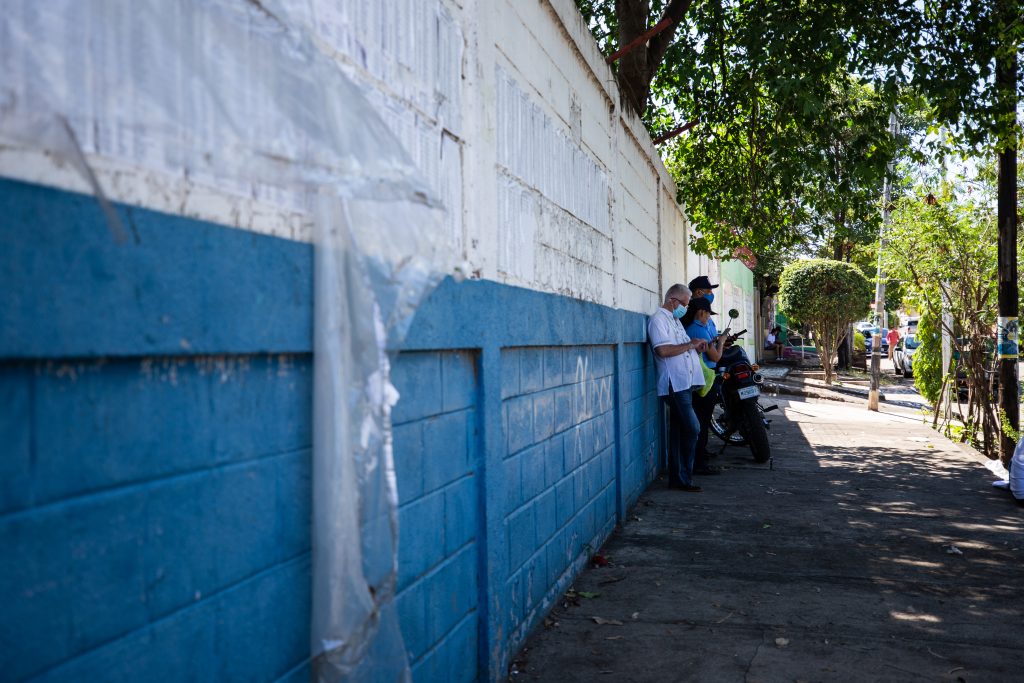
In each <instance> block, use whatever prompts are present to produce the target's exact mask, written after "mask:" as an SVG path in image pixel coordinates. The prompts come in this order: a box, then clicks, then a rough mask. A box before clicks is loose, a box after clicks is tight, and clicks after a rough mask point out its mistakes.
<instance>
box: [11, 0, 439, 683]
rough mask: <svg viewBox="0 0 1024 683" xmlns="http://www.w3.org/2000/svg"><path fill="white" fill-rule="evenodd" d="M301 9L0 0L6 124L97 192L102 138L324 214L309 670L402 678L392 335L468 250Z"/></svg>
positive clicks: (147, 163) (167, 1)
mask: <svg viewBox="0 0 1024 683" xmlns="http://www.w3.org/2000/svg"><path fill="white" fill-rule="evenodd" d="M300 9H303V4H302V3H301V2H297V1H295V0H289V1H288V2H285V3H279V2H272V1H269V0H264V1H263V2H257V1H256V0H204V1H200V0H192V1H189V0H134V1H133V2H131V3H126V2H123V0H47V2H45V3H41V2H36V1H35V0H0V138H2V139H3V140H6V141H8V142H11V143H14V144H18V145H23V146H26V147H29V148H33V149H42V150H45V151H46V152H48V153H50V154H53V155H55V156H57V157H59V158H63V159H64V160H65V161H67V162H69V163H71V164H72V165H74V166H75V168H78V169H79V171H80V172H81V173H83V175H86V176H91V177H88V178H87V179H88V180H89V181H90V183H91V185H92V187H93V188H94V192H95V193H96V194H97V198H98V199H100V200H101V201H103V197H102V190H101V188H99V185H98V183H97V182H96V180H95V176H94V175H92V174H91V172H90V171H89V168H88V163H87V160H88V158H89V157H103V158H110V159H114V160H118V161H125V162H128V163H130V164H132V165H135V166H138V167H139V168H143V169H152V170H157V171H163V172H168V173H172V174H174V173H176V174H185V175H187V176H188V177H190V178H191V177H196V178H203V179H204V180H205V179H209V181H210V182H212V183H213V184H214V185H217V184H218V183H221V184H223V186H225V187H227V188H232V189H235V190H236V191H237V187H238V186H239V185H240V184H241V185H242V186H243V187H244V184H245V183H255V182H259V183H269V184H271V185H273V186H276V187H281V188H287V189H289V190H290V191H293V192H295V193H298V195H299V196H300V197H302V198H303V199H304V204H305V205H306V206H307V208H308V210H309V212H310V213H312V215H313V216H314V220H315V230H316V239H315V254H316V257H315V258H316V261H315V263H316V267H315V279H316V283H315V295H316V296H315V308H316V310H315V323H314V327H315V329H314V373H315V381H314V435H313V437H314V438H313V440H314V453H313V516H314V520H313V606H312V612H313V617H312V644H311V654H312V658H313V661H314V674H315V677H316V679H317V680H319V681H337V680H351V681H370V680H373V681H383V680H394V681H401V680H408V679H409V668H408V663H407V658H406V653H405V648H404V645H403V642H402V636H401V632H400V629H399V625H398V619H397V616H396V613H395V608H394V603H393V598H394V593H395V585H396V576H397V492H396V484H395V473H394V460H393V454H392V450H391V426H390V411H391V407H392V406H393V405H394V404H395V402H396V401H397V398H398V397H397V393H396V391H395V389H394V387H393V386H392V385H391V382H390V361H389V352H388V349H396V348H398V346H399V345H400V343H401V341H402V339H403V337H404V335H405V332H406V330H407V329H408V326H409V324H410V322H411V319H412V316H413V314H414V313H415V310H416V307H417V306H418V305H419V303H420V302H421V301H422V299H423V297H424V296H426V294H427V293H429V291H430V289H431V288H432V287H433V286H434V285H436V283H437V282H438V281H439V280H440V279H441V277H443V276H444V275H445V274H446V273H449V272H452V270H453V267H454V264H455V259H454V255H453V252H452V249H451V248H450V245H449V244H448V243H447V238H446V237H445V233H444V231H443V229H442V225H441V218H442V214H441V211H440V210H439V209H438V208H437V206H436V205H434V203H433V202H432V201H431V200H430V198H429V196H428V193H427V192H426V191H425V189H424V188H425V187H426V186H425V184H424V183H423V182H422V181H421V179H420V178H419V177H418V175H417V172H416V170H415V168H414V167H413V164H412V162H411V161H410V159H409V156H408V155H407V154H406V153H405V150H404V149H403V148H402V146H401V144H400V143H399V142H398V141H397V139H396V138H395V136H394V135H392V134H391V132H390V131H389V130H388V128H387V126H386V125H384V123H383V122H382V121H381V119H380V118H379V117H378V116H377V114H376V113H375V112H374V110H373V108H372V107H371V106H370V105H369V104H368V103H367V101H366V99H365V98H364V97H363V95H362V94H361V92H360V91H359V90H358V88H356V86H355V85H353V84H352V83H351V82H350V81H349V80H348V79H347V78H346V77H345V76H344V75H343V74H342V72H341V71H340V70H339V68H338V66H337V65H336V64H335V63H334V62H333V61H332V60H331V59H329V58H328V57H326V56H325V55H324V54H323V53H321V52H320V51H319V50H318V49H317V47H316V46H315V45H314V42H313V41H312V40H311V39H310V38H309V35H308V31H306V30H304V26H305V24H304V22H303V20H302V19H301V18H300V17H299V15H300V14H301V12H298V10H300ZM293 16H296V17H297V18H296V19H295V20H294V21H293V20H292V17H293ZM62 127H64V128H66V129H67V132H68V134H67V135H62V134H59V131H60V130H61V129H62ZM54 131H57V133H54ZM111 213H113V212H111ZM108 220H115V219H108ZM111 227H112V229H113V230H115V231H116V229H117V225H116V223H113V224H112V226H111ZM115 236H116V232H115Z"/></svg>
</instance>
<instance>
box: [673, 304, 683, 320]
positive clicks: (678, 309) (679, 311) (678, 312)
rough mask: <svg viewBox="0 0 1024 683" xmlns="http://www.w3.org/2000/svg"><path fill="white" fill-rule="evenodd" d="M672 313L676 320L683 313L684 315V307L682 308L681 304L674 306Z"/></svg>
mask: <svg viewBox="0 0 1024 683" xmlns="http://www.w3.org/2000/svg"><path fill="white" fill-rule="evenodd" d="M672 315H673V316H674V317H675V319H676V320H679V319H680V318H682V317H683V316H684V315H686V309H685V308H683V307H682V306H676V308H675V310H674V311H672Z"/></svg>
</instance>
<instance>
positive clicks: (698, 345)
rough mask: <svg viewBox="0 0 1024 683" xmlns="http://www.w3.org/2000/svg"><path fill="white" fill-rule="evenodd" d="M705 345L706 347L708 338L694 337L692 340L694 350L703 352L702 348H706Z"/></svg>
mask: <svg viewBox="0 0 1024 683" xmlns="http://www.w3.org/2000/svg"><path fill="white" fill-rule="evenodd" d="M707 347H708V340H707V339H694V340H693V350H694V351H697V352H698V353H703V352H704V349H706V348H707Z"/></svg>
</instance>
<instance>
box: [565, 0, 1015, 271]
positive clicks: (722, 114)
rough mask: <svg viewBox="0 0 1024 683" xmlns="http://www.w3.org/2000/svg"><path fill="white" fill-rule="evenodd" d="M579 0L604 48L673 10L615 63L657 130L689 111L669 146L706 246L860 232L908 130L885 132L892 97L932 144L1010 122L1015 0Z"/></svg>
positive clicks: (725, 247) (831, 246)
mask: <svg viewBox="0 0 1024 683" xmlns="http://www.w3.org/2000/svg"><path fill="white" fill-rule="evenodd" d="M578 5H579V7H580V9H581V11H582V12H583V14H584V16H585V17H586V18H587V20H588V21H589V23H590V26H591V28H592V30H593V31H594V34H595V36H596V37H597V39H598V41H599V43H600V44H601V46H602V48H603V49H604V51H605V52H606V53H609V54H610V53H612V52H614V51H615V50H616V49H618V48H620V47H622V46H624V45H628V44H631V43H634V42H635V39H636V37H637V36H639V35H641V34H642V33H643V32H644V31H647V30H648V29H649V28H651V27H652V26H654V25H656V24H658V23H659V22H661V21H663V20H665V19H669V20H671V21H672V25H671V27H670V28H668V29H667V30H665V31H663V32H661V33H659V34H658V35H657V36H656V37H655V38H651V39H650V40H649V41H648V42H647V43H646V44H641V45H640V47H637V48H635V49H634V50H633V51H631V52H629V53H628V54H627V55H626V56H624V57H621V58H620V59H619V60H618V62H616V65H615V68H617V69H618V77H619V81H620V84H622V90H623V93H624V96H625V99H626V100H627V102H628V104H629V105H630V106H632V107H633V108H634V109H636V110H637V111H639V112H642V114H643V116H644V119H645V122H646V123H647V125H648V127H649V129H650V130H651V131H652V134H654V135H655V136H657V135H659V134H661V133H663V132H665V131H669V130H672V129H674V128H677V127H678V126H679V125H680V124H681V123H683V122H684V121H697V122H699V125H697V127H695V128H693V129H692V130H691V131H690V132H689V134H688V135H687V137H685V138H680V139H677V140H676V141H675V143H674V144H673V145H672V146H671V147H670V148H669V149H667V150H666V152H665V156H666V161H667V163H668V165H669V167H670V168H671V170H672V171H673V172H674V173H675V175H676V178H677V181H678V184H679V186H680V199H681V200H682V201H684V202H685V203H686V206H687V210H688V212H689V213H690V215H691V217H692V218H693V219H694V222H695V224H696V226H697V227H698V229H699V230H700V232H701V238H700V239H698V240H697V241H696V243H695V244H694V245H693V246H694V247H695V248H696V250H697V251H700V252H702V253H711V254H714V255H716V256H726V257H728V256H729V255H730V254H731V253H732V250H733V248H734V247H735V246H737V245H738V244H744V245H746V246H749V247H751V248H752V249H754V251H755V253H757V254H758V257H759V258H765V257H768V258H769V259H771V258H772V257H773V256H775V255H778V254H780V253H784V252H785V251H786V250H787V249H791V248H792V247H793V246H794V245H799V244H805V245H808V244H809V245H815V244H822V243H826V249H825V251H826V252H830V255H831V256H833V257H837V256H842V255H843V251H842V250H843V249H844V247H846V245H848V244H853V245H855V244H858V243H861V242H864V241H867V240H869V239H870V236H871V235H873V234H874V231H875V230H876V229H877V220H878V213H879V212H878V208H879V207H878V206H877V204H873V202H872V199H873V197H875V196H877V194H878V190H879V187H880V185H881V181H880V178H881V176H882V174H883V173H884V168H885V165H886V163H887V162H888V161H889V160H891V159H893V158H894V156H895V155H896V154H897V153H898V152H899V151H900V150H901V149H905V143H906V140H907V137H908V135H904V137H903V138H902V139H892V138H891V137H890V136H889V135H888V133H887V132H886V128H887V126H886V118H887V117H888V114H889V112H890V111H892V110H893V109H894V108H897V107H899V109H900V111H901V118H904V119H905V121H904V123H905V127H904V129H905V131H906V133H907V134H909V133H912V132H920V131H921V130H923V129H924V128H925V127H926V126H930V131H931V132H932V133H933V135H931V136H930V138H929V139H930V140H931V141H932V142H933V143H935V144H938V145H944V144H949V143H956V144H959V145H961V147H962V148H970V149H977V148H978V146H980V145H982V144H990V145H992V144H996V145H999V144H1003V143H1005V142H1006V140H1007V139H1011V138H1012V139H1016V137H1017V136H1019V132H1020V127H1019V125H1018V124H1017V123H1016V120H1015V118H1014V114H1013V111H1012V107H1011V108H1009V109H1008V108H1007V105H1006V102H1008V101H1010V100H1009V98H1008V97H1007V93H1006V87H1005V85H1004V86H1003V87H1002V90H1000V85H999V84H997V83H996V82H995V64H996V61H997V59H1005V58H1007V57H1008V56H1009V55H1010V54H1013V53H1015V51H1016V50H1017V49H1018V47H1019V46H1020V45H1021V43H1022V42H1024V26H1022V24H1024V22H1022V21H1021V19H1020V17H1021V11H1020V10H1021V5H1020V0H924V1H923V2H920V3H910V2H905V1H903V0H863V2H858V3H855V4H851V3H848V2H846V1H845V0H683V1H680V0H578ZM1017 85H1018V88H1019V86H1020V84H1017ZM1000 107H1001V108H1000ZM907 124H910V125H909V126H908V125H907ZM847 258H849V256H847Z"/></svg>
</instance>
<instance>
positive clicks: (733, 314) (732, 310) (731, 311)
mask: <svg viewBox="0 0 1024 683" xmlns="http://www.w3.org/2000/svg"><path fill="white" fill-rule="evenodd" d="M729 317H730V318H732V319H733V320H735V319H736V318H738V317H740V312H739V311H737V310H736V309H735V308H730V309H729Z"/></svg>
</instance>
